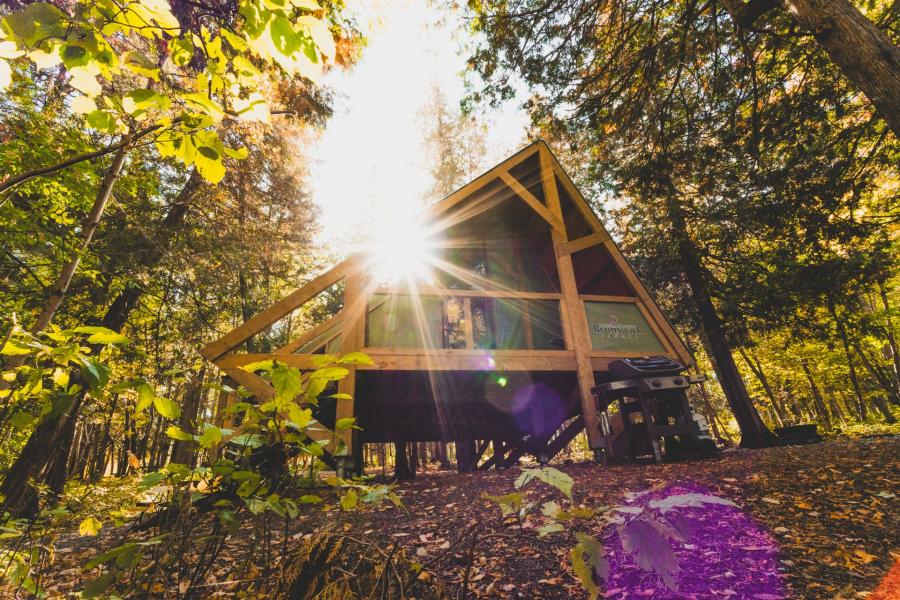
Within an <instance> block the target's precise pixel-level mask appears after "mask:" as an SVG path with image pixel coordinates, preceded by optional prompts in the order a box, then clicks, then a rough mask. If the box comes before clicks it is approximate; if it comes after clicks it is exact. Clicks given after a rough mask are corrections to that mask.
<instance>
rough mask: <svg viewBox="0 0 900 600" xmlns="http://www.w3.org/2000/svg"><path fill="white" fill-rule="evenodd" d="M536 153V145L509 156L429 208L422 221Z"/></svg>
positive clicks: (449, 207)
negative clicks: (500, 172) (499, 172)
mask: <svg viewBox="0 0 900 600" xmlns="http://www.w3.org/2000/svg"><path fill="white" fill-rule="evenodd" d="M537 151H538V144H537V143H534V144H529V145H528V146H526V147H525V148H523V149H522V150H520V151H518V152H516V153H515V154H513V155H512V156H510V157H509V158H507V159H506V160H504V161H503V162H502V163H500V164H499V165H497V166H496V167H494V168H492V169H491V170H489V171H487V172H486V173H484V174H482V175H480V176H479V177H476V178H475V179H473V180H472V181H470V182H469V183H467V184H466V185H464V186H463V187H461V188H459V189H458V190H456V191H455V192H453V193H452V194H450V195H449V196H447V197H446V198H444V199H443V200H441V201H440V202H438V203H437V204H434V205H433V206H431V207H430V208H429V209H428V210H427V211H426V212H425V214H424V215H423V217H424V220H426V221H427V220H431V219H434V218H435V217H438V216H440V215H441V214H443V213H445V212H447V211H448V210H450V209H451V208H453V207H454V206H456V205H457V204H459V203H460V202H462V201H463V200H466V199H467V198H469V196H471V195H472V194H474V193H475V192H477V191H478V190H480V189H481V188H483V187H484V186H486V185H487V184H489V183H490V182H492V181H494V180H495V179H497V172H498V171H506V170H508V169H511V168H512V167H514V166H516V165H517V164H519V163H520V162H522V161H523V160H525V159H526V158H528V157H529V156H531V155H533V154H534V153H535V152H537Z"/></svg>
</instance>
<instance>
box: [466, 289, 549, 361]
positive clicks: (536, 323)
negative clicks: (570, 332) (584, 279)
mask: <svg viewBox="0 0 900 600" xmlns="http://www.w3.org/2000/svg"><path fill="white" fill-rule="evenodd" d="M472 334H473V336H472V337H473V339H474V341H475V347H476V348H484V349H495V350H562V349H564V348H565V342H564V341H563V333H562V322H561V320H560V314H559V302H557V301H555V300H547V301H544V300H514V299H506V298H504V299H500V298H474V299H472Z"/></svg>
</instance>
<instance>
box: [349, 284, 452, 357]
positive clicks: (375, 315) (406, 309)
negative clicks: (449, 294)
mask: <svg viewBox="0 0 900 600" xmlns="http://www.w3.org/2000/svg"><path fill="white" fill-rule="evenodd" d="M417 304H418V306H417ZM442 305H443V302H442V300H441V299H440V298H438V297H435V296H420V297H418V298H416V297H414V296H410V295H407V294H397V295H392V296H389V295H387V294H375V295H373V296H372V297H371V298H370V299H369V317H368V319H367V321H366V346H369V347H372V348H440V347H442V346H443V310H442V308H443V306H442ZM419 311H421V314H420V315H419V314H418V313H419Z"/></svg>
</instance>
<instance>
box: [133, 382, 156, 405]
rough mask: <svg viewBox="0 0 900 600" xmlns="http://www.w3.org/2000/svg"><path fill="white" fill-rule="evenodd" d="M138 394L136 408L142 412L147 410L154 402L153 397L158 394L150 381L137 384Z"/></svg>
mask: <svg viewBox="0 0 900 600" xmlns="http://www.w3.org/2000/svg"><path fill="white" fill-rule="evenodd" d="M137 394H138V401H137V406H136V407H135V410H136V411H137V412H141V411H143V410H146V409H147V408H149V407H150V405H151V404H153V398H155V397H156V394H155V393H154V392H153V388H152V387H150V384H149V383H141V384H140V385H138V386H137Z"/></svg>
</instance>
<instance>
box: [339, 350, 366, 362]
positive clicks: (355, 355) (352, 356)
mask: <svg viewBox="0 0 900 600" xmlns="http://www.w3.org/2000/svg"><path fill="white" fill-rule="evenodd" d="M339 362H342V363H345V364H350V365H374V364H375V361H373V360H372V359H371V358H369V355H368V354H365V353H364V352H350V353H348V354H345V355H344V356H342V357H341V358H340V361H339Z"/></svg>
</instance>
